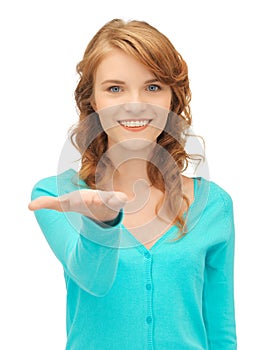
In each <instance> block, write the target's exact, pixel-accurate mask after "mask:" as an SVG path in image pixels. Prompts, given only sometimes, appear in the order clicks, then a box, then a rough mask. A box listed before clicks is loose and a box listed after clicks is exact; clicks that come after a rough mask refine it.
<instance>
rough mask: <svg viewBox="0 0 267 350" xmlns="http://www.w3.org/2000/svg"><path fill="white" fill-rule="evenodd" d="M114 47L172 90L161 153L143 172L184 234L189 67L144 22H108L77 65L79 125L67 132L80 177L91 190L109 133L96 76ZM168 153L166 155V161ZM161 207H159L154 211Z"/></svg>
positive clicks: (160, 36) (159, 143) (155, 156)
mask: <svg viewBox="0 0 267 350" xmlns="http://www.w3.org/2000/svg"><path fill="white" fill-rule="evenodd" d="M114 48H117V49H118V48H119V49H121V50H122V51H123V52H125V53H127V54H129V55H131V56H132V57H134V58H136V59H137V60H138V61H139V62H141V63H142V64H144V65H145V66H146V67H147V69H148V70H149V71H150V72H152V73H153V74H154V75H155V77H156V78H157V79H158V80H159V81H160V82H162V83H164V84H167V85H168V86H170V88H171V91H172V100H171V107H170V113H169V115H168V119H167V123H166V127H165V129H164V130H163V131H162V132H161V134H160V135H159V136H158V138H157V144H158V145H159V146H160V147H158V148H157V149H159V151H157V152H155V153H154V154H153V156H152V158H151V161H149V162H147V173H148V177H149V179H150V181H151V184H152V185H153V186H154V187H156V188H157V189H159V190H161V191H162V192H163V193H165V198H167V201H168V205H169V208H170V209H171V211H172V213H174V215H173V217H174V219H173V223H174V224H176V225H177V226H178V227H179V228H180V229H181V232H182V235H183V234H184V233H185V232H186V218H185V217H184V215H183V213H182V212H181V210H179V208H181V207H180V206H181V203H182V202H183V201H185V203H186V205H187V208H188V207H189V201H188V199H187V197H186V196H185V195H184V194H183V192H182V184H181V176H180V174H181V173H182V172H183V171H184V170H185V169H186V168H187V166H188V160H189V158H190V156H189V155H188V154H187V152H186V150H185V141H186V136H185V131H186V130H187V129H188V128H189V126H190V125H191V119H192V118H191V112H190V106H189V103H190V100H191V91H190V88H189V79H188V69H187V64H186V62H185V61H184V60H183V58H182V56H181V55H180V54H179V53H178V52H177V51H176V49H175V48H174V46H173V45H172V43H171V42H170V40H169V39H168V38H167V37H166V36H165V35H163V34H162V33H161V32H159V31H158V30H157V29H156V28H154V27H152V26H151V25H149V24H148V23H146V22H143V21H136V20H132V21H129V22H125V21H123V20H121V19H114V20H112V21H110V22H108V23H106V24H105V25H104V26H103V27H102V28H101V29H100V30H99V31H98V32H97V33H96V35H95V36H94V37H93V39H92V40H91V41H90V42H89V44H88V46H87V48H86V50H85V53H84V56H83V59H82V61H81V62H79V63H78V65H77V72H78V74H79V82H78V85H77V87H76V90H75V100H76V104H77V107H78V110H79V122H78V124H77V125H76V126H75V127H74V128H72V130H71V140H72V142H73V144H74V145H75V147H76V148H77V149H78V150H79V152H80V154H81V168H80V170H79V176H80V178H81V179H82V180H84V181H85V183H86V184H87V185H88V186H89V187H90V188H96V184H97V181H96V178H97V176H96V169H97V167H98V164H99V161H100V160H101V159H102V158H103V155H104V154H105V152H106V151H107V135H106V133H105V132H104V130H103V129H102V126H101V124H100V120H99V118H98V115H97V113H95V110H94V108H93V100H94V77H95V72H96V70H97V67H98V65H99V64H100V62H101V61H102V60H103V58H104V57H105V56H106V55H107V53H109V52H110V51H111V50H112V49H114ZM166 151H167V152H168V154H169V155H170V157H166ZM101 173H103V172H102V171H101ZM166 195H167V196H166ZM161 204H162V202H161V203H158V205H157V209H156V212H157V213H158V209H159V207H160V206H161Z"/></svg>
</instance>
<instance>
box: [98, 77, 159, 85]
mask: <svg viewBox="0 0 267 350" xmlns="http://www.w3.org/2000/svg"><path fill="white" fill-rule="evenodd" d="M156 82H159V80H158V79H156V78H153V79H149V80H146V81H145V82H144V83H145V84H151V83H156ZM108 83H109V84H121V85H125V84H126V83H125V82H124V81H122V80H117V79H108V80H104V81H102V83H101V85H104V84H108Z"/></svg>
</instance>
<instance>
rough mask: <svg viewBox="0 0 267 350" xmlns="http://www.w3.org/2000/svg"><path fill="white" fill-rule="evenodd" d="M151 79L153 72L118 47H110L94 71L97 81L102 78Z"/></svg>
mask: <svg viewBox="0 0 267 350" xmlns="http://www.w3.org/2000/svg"><path fill="white" fill-rule="evenodd" d="M134 77H135V78H138V79H143V80H147V79H151V78H154V77H155V76H154V74H153V73H152V72H151V71H149V69H148V68H147V67H146V66H145V65H144V64H143V63H141V62H140V61H138V60H137V59H136V58H135V57H133V56H131V55H130V54H127V53H125V52H123V51H122V50H120V49H112V50H111V51H110V52H109V53H107V54H106V55H105V56H104V57H103V59H102V60H101V62H100V64H99V65H98V67H97V69H96V72H95V80H96V82H99V80H102V79H105V80H106V79H108V80H111V79H120V80H122V79H130V78H134Z"/></svg>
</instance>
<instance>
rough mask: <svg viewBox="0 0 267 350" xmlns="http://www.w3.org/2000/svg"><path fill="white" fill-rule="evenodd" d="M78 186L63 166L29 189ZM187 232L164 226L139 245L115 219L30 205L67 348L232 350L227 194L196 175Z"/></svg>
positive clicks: (56, 190) (41, 191)
mask: <svg viewBox="0 0 267 350" xmlns="http://www.w3.org/2000/svg"><path fill="white" fill-rule="evenodd" d="M81 187H82V188H84V187H85V188H86V185H85V183H83V182H82V181H81V180H78V179H77V173H76V172H75V171H74V170H72V169H70V170H68V171H66V172H64V173H62V174H60V175H58V176H53V177H49V178H45V179H42V180H41V181H39V182H38V183H37V184H36V185H35V187H34V189H33V192H32V199H35V198H37V197H39V196H41V195H48V196H58V195H61V194H64V193H67V192H70V191H74V190H77V189H79V188H81ZM194 189H195V195H194V201H193V203H192V204H191V206H190V209H189V221H188V229H189V232H188V233H187V234H186V235H185V236H184V237H182V238H181V239H179V240H177V241H174V240H173V239H174V238H176V237H177V234H178V229H177V227H176V226H173V227H171V228H170V229H169V230H168V231H167V232H166V233H165V234H164V235H163V236H162V237H161V238H160V239H159V240H158V241H157V242H156V243H155V244H154V246H153V247H152V248H151V249H149V250H148V249H146V248H145V246H144V245H142V244H141V243H140V242H139V241H138V240H137V239H135V238H134V236H133V235H132V234H131V233H130V232H129V231H128V230H127V229H126V228H125V227H124V225H123V224H122V220H123V211H121V212H120V214H119V220H118V222H117V223H116V224H115V225H114V226H109V227H102V226H100V225H98V224H97V223H96V222H94V221H92V220H90V219H89V218H87V217H84V216H82V215H80V214H78V213H61V212H56V211H53V210H48V209H41V210H38V211H36V212H35V215H36V218H37V221H38V223H39V225H40V227H41V229H42V231H43V233H44V235H45V237H46V240H47V242H48V244H49V245H50V247H51V249H52V250H53V251H54V253H55V255H56V257H57V258H58V260H59V261H60V262H61V264H62V265H63V268H64V276H65V281H66V289H67V312H66V318H67V320H66V322H67V342H66V350H178V349H179V350H234V349H236V331H235V315H234V289H233V266H234V223H233V208H232V200H231V197H230V196H229V194H227V193H226V192H225V191H224V190H223V189H222V188H220V187H219V186H218V185H216V184H215V183H213V182H212V181H208V180H206V179H204V178H203V177H199V178H194Z"/></svg>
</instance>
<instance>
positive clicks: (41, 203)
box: [28, 196, 62, 211]
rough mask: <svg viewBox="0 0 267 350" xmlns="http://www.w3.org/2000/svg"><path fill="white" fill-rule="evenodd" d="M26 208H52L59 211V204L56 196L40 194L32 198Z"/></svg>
mask: <svg viewBox="0 0 267 350" xmlns="http://www.w3.org/2000/svg"><path fill="white" fill-rule="evenodd" d="M28 208H29V209H30V210H39V209H52V210H57V211H61V210H62V209H61V205H60V202H59V199H58V198H57V197H50V196H41V197H38V198H36V199H35V200H33V201H32V202H31V203H30V204H29V205H28Z"/></svg>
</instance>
